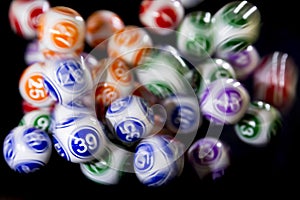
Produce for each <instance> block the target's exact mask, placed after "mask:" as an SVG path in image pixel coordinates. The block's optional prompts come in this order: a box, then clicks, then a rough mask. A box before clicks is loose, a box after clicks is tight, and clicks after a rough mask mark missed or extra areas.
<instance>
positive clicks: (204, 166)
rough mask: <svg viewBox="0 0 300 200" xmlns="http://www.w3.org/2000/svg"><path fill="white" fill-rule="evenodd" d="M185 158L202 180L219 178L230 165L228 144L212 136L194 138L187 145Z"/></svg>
mask: <svg viewBox="0 0 300 200" xmlns="http://www.w3.org/2000/svg"><path fill="white" fill-rule="evenodd" d="M187 158H188V162H189V163H190V164H191V166H192V167H193V168H194V170H195V172H196V174H197V175H198V177H199V178H200V179H204V180H216V179H218V178H221V177H222V176H223V175H224V174H225V172H226V170H227V169H228V167H229V166H230V155H229V149H228V146H227V145H226V144H224V143H223V142H222V141H221V140H219V139H217V138H214V137H205V138H200V139H198V140H196V141H195V142H194V143H193V144H192V145H191V146H190V147H189V149H188V151H187Z"/></svg>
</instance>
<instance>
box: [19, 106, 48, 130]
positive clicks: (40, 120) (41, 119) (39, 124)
mask: <svg viewBox="0 0 300 200" xmlns="http://www.w3.org/2000/svg"><path fill="white" fill-rule="evenodd" d="M50 124H51V112H49V111H47V110H42V109H37V110H32V111H30V112H27V113H25V114H24V115H23V117H22V119H21V120H20V123H19V125H21V126H24V125H25V126H34V127H36V128H39V129H41V130H43V131H46V132H47V133H48V131H49V127H50Z"/></svg>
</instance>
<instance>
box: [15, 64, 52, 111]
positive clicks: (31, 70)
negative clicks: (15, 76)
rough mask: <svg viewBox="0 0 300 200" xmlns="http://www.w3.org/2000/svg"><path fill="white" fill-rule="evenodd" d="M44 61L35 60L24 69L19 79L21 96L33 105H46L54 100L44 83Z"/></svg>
mask: <svg viewBox="0 0 300 200" xmlns="http://www.w3.org/2000/svg"><path fill="white" fill-rule="evenodd" d="M43 66H44V62H36V63H33V64H32V65H29V66H28V67H26V68H25V69H24V71H23V72H22V74H21V77H20V79H19V92H20V94H21V96H22V98H23V99H24V100H25V101H26V102H28V103H30V104H31V105H33V106H35V107H48V106H50V105H52V104H53V102H54V100H53V98H52V97H51V96H50V95H49V93H48V91H47V88H45V85H44V76H43Z"/></svg>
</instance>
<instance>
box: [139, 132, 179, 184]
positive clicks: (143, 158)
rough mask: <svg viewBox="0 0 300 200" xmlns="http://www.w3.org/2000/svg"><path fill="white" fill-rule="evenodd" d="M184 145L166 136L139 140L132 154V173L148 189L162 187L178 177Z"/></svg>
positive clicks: (154, 136)
mask: <svg viewBox="0 0 300 200" xmlns="http://www.w3.org/2000/svg"><path fill="white" fill-rule="evenodd" d="M183 152H184V145H183V144H182V143H181V142H179V141H176V140H175V139H173V138H171V137H169V136H166V135H153V136H150V137H147V138H144V139H143V140H141V142H140V143H139V144H138V145H137V147H136V149H135V153H134V160H133V163H134V171H135V174H136V176H137V178H138V180H139V181H140V182H141V183H142V184H144V185H146V186H148V187H158V186H163V185H166V184H168V183H170V182H171V181H173V180H174V179H175V178H176V177H178V176H180V175H181V173H182V169H183V166H184V157H183Z"/></svg>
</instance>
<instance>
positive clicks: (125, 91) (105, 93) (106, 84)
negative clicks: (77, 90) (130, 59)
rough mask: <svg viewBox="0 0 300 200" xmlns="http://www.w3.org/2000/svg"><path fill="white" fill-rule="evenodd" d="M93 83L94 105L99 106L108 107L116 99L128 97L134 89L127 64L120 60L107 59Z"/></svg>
mask: <svg viewBox="0 0 300 200" xmlns="http://www.w3.org/2000/svg"><path fill="white" fill-rule="evenodd" d="M95 82H96V84H97V86H96V95H95V98H96V103H98V104H100V106H108V105H109V104H110V103H111V102H112V101H114V100H116V99H117V98H119V97H124V96H127V95H130V94H131V92H132V91H133V89H134V76H133V73H132V71H131V70H130V67H129V66H128V64H127V63H126V62H125V61H124V60H122V59H120V58H116V59H107V60H106V61H105V62H104V63H103V66H102V71H101V72H100V73H99V74H98V76H97V77H96V78H95ZM112 92H113V93H114V94H113V93H112Z"/></svg>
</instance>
